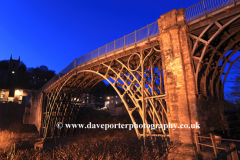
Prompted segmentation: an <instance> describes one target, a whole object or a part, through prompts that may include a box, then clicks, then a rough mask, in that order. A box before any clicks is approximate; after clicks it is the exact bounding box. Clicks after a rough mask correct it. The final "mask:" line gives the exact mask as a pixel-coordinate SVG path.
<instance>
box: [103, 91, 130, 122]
mask: <svg viewBox="0 0 240 160" xmlns="http://www.w3.org/2000/svg"><path fill="white" fill-rule="evenodd" d="M124 99H125V101H126V102H127V103H128V102H130V100H129V97H126V98H124ZM105 107H106V108H108V112H109V113H110V114H111V116H117V117H118V116H124V115H127V114H128V113H127V110H126V107H125V105H124V104H123V102H122V99H121V98H120V97H119V96H118V95H108V96H106V99H105Z"/></svg>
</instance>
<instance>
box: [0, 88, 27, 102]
mask: <svg viewBox="0 0 240 160" xmlns="http://www.w3.org/2000/svg"><path fill="white" fill-rule="evenodd" d="M29 92H30V90H27V89H14V90H12V89H0V103H10V102H11V103H16V104H23V102H25V101H24V100H25V97H26V96H27V95H28V93H29Z"/></svg>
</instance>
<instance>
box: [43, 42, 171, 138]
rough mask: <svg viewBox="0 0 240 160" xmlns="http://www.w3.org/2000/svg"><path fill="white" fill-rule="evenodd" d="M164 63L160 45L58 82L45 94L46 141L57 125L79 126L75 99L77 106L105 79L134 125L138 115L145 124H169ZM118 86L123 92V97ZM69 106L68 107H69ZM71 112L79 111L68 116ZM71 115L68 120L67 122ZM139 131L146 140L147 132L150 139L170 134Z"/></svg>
mask: <svg viewBox="0 0 240 160" xmlns="http://www.w3.org/2000/svg"><path fill="white" fill-rule="evenodd" d="M161 63H162V62H161V52H160V48H159V45H158V44H157V45H156V44H155V45H152V46H150V47H149V46H148V48H145V49H139V50H138V51H137V52H134V53H131V54H127V55H124V56H121V57H115V58H114V59H112V58H110V59H108V60H106V61H105V62H101V63H97V64H93V65H91V66H89V67H85V68H81V66H79V67H77V68H76V69H74V70H73V71H71V72H70V73H69V74H67V75H65V76H64V77H63V78H62V79H63V80H62V81H59V82H57V83H58V84H57V85H55V87H53V88H51V89H50V90H48V91H46V93H45V94H46V96H45V97H47V98H46V99H47V100H46V101H47V102H45V106H46V108H45V110H46V111H49V113H48V114H45V117H43V119H44V122H43V124H42V125H43V137H46V136H47V135H49V132H50V133H52V134H53V133H54V132H56V128H54V126H55V125H56V123H57V122H63V123H75V121H76V115H77V114H78V111H79V107H80V105H78V106H76V105H74V103H72V102H73V101H72V100H71V98H73V97H74V96H75V97H77V96H78V97H79V98H78V101H77V102H78V103H82V100H83V98H84V96H86V94H87V93H88V91H89V90H90V89H91V88H92V87H93V86H95V85H96V84H97V83H99V82H100V81H102V80H104V79H105V80H107V81H108V82H109V84H111V85H112V87H113V88H114V89H115V91H116V92H117V93H118V95H119V96H120V98H121V99H122V102H123V103H124V105H125V107H126V109H127V111H128V114H129V116H130V118H131V120H132V122H133V124H134V123H135V122H136V120H135V118H134V116H133V113H134V112H137V113H138V114H139V115H140V117H141V119H142V122H143V123H145V124H155V125H156V124H164V123H167V116H166V112H167V111H166V110H167V109H166V103H165V99H164V98H165V91H164V82H163V72H162V64H161ZM117 86H120V87H121V88H122V89H123V92H122V93H121V92H120V91H119V90H118V88H117ZM79 95H81V96H79ZM126 95H127V96H128V97H129V98H130V99H131V101H132V102H133V103H134V107H131V106H129V105H128V103H127V102H126V101H125V99H124V97H125V96H126ZM75 102H76V101H75ZM66 105H67V107H65V106H66ZM143 105H146V106H147V107H145V108H147V109H145V110H144V109H143V108H144V107H143ZM69 108H75V109H72V111H70V113H67V112H69ZM73 110H74V111H73ZM73 113H75V114H73ZM67 115H68V118H65V117H67ZM69 117H72V118H69ZM73 117H75V118H73ZM135 131H136V134H137V136H138V137H141V136H143V135H144V132H145V134H148V136H159V135H160V134H163V135H164V134H167V133H166V131H165V130H164V129H163V128H161V127H157V128H155V130H154V131H153V130H151V129H150V128H146V130H145V131H144V129H143V130H142V131H140V130H139V129H138V128H135ZM58 132H61V131H58ZM62 132H63V131H62Z"/></svg>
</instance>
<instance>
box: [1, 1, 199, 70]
mask: <svg viewBox="0 0 240 160" xmlns="http://www.w3.org/2000/svg"><path fill="white" fill-rule="evenodd" d="M197 2H199V0H184V1H179V0H175V1H161V0H154V1H146V0H87V1H86V0H84V1H83V0H32V1H30V0H21V1H19V0H10V1H1V2H0V35H1V36H0V60H9V58H10V56H11V54H12V55H13V59H18V57H19V56H20V57H21V61H23V62H24V63H25V64H26V66H27V67H37V66H41V65H46V66H48V68H49V69H51V70H55V71H56V73H58V72H60V71H61V70H62V69H64V68H65V67H66V66H67V65H68V64H69V63H71V62H72V61H73V60H74V59H75V58H78V57H80V56H82V55H84V54H86V53H89V52H91V51H93V50H95V49H97V48H99V47H101V46H104V45H105V44H107V43H110V42H112V41H114V39H118V38H121V37H123V36H124V35H127V34H129V33H131V32H134V31H135V30H138V29H140V28H142V27H145V26H146V25H147V24H150V23H153V22H155V21H157V19H158V18H159V17H160V15H162V14H164V13H166V12H168V11H170V10H172V9H174V8H176V9H179V8H182V7H184V8H187V7H190V6H191V5H193V4H195V3H197Z"/></svg>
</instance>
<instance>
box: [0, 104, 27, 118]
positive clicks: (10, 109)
mask: <svg viewBox="0 0 240 160" xmlns="http://www.w3.org/2000/svg"><path fill="white" fill-rule="evenodd" d="M24 109H25V106H24V105H23V104H17V103H0V118H22V117H23V114H24Z"/></svg>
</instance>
